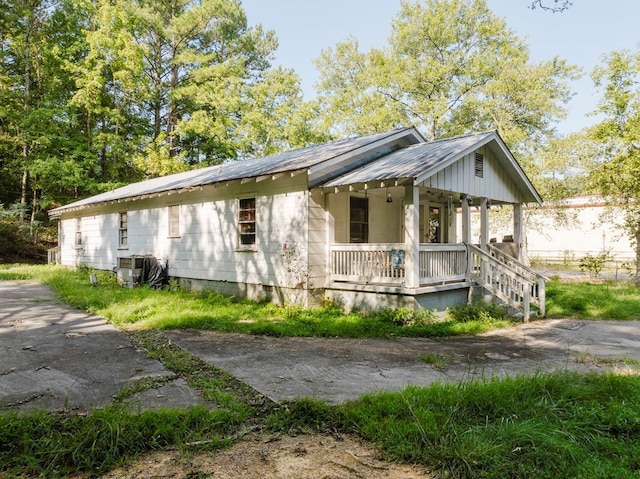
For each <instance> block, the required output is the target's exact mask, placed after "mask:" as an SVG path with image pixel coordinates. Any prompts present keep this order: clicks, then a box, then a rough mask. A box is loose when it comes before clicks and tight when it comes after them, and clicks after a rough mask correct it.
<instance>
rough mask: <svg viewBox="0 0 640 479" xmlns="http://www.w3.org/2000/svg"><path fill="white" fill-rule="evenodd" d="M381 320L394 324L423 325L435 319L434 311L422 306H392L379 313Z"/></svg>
mask: <svg viewBox="0 0 640 479" xmlns="http://www.w3.org/2000/svg"><path fill="white" fill-rule="evenodd" d="M380 316H381V318H382V320H383V321H387V322H389V323H392V324H395V325H396V326H425V325H427V324H430V323H433V322H434V321H435V320H436V313H435V312H434V311H429V310H427V309H424V308H419V309H413V308H406V307H400V308H393V309H386V310H384V311H382V312H381V313H380Z"/></svg>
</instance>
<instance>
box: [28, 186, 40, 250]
mask: <svg viewBox="0 0 640 479" xmlns="http://www.w3.org/2000/svg"><path fill="white" fill-rule="evenodd" d="M37 213H38V190H37V189H36V188H34V189H33V198H32V199H31V221H30V223H29V236H30V237H31V239H32V240H33V242H34V244H35V243H36V242H37V240H38V239H37V238H36V234H35V228H34V225H35V222H36V214H37Z"/></svg>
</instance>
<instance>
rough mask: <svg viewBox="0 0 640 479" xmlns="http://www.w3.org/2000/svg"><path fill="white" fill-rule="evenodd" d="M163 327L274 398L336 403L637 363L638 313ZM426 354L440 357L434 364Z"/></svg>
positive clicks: (175, 338) (189, 347) (184, 344)
mask: <svg viewBox="0 0 640 479" xmlns="http://www.w3.org/2000/svg"><path fill="white" fill-rule="evenodd" d="M166 335H167V336H168V337H169V338H171V339H172V340H173V342H174V343H176V344H177V345H178V346H181V347H183V348H186V349H187V350H189V351H190V352H191V353H192V354H195V355H197V356H199V357H200V358H201V359H203V360H205V361H206V362H208V363H210V364H214V365H216V366H218V367H219V368H221V369H224V370H226V371H227V372H229V373H231V374H233V375H234V376H236V377H237V378H238V379H240V380H241V381H244V382H246V383H248V384H249V385H251V386H252V387H253V388H254V389H256V390H258V391H259V392H261V393H262V394H264V395H265V396H267V397H269V398H271V399H273V400H275V401H282V400H287V399H294V398H299V397H316V398H318V399H323V400H326V401H328V402H331V403H337V402H342V401H346V400H350V399H356V398H357V397H359V396H360V395H362V394H365V393H368V392H376V391H385V390H399V389H402V388H404V387H406V386H407V385H410V384H411V385H417V386H422V385H427V384H430V383H432V382H435V381H441V382H446V381H467V380H474V379H483V378H491V377H494V376H498V377H504V376H506V375H510V376H514V375H518V374H534V373H536V372H549V371H557V370H570V371H578V372H587V371H604V370H607V369H622V370H625V369H631V370H637V371H640V366H638V365H640V321H628V322H619V321H578V320H544V321H536V322H532V323H528V324H521V325H518V326H516V327H513V328H508V329H503V330H497V331H493V332H491V333H488V334H483V335H480V336H472V337H459V338H447V339H441V340H433V339H426V338H419V339H410V338H398V339H391V340H387V339H355V340H354V339H318V338H272V337H264V336H245V335H240V334H220V333H214V332H211V331H196V330H176V331H170V332H167V333H166ZM425 356H431V357H432V358H434V357H435V358H437V359H440V360H441V362H442V364H439V365H438V366H439V367H436V366H434V365H432V364H431V363H429V362H426V361H425V360H424V359H423V358H424V357H425ZM628 363H631V365H629V364H628Z"/></svg>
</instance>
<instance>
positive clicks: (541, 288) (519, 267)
mask: <svg viewBox="0 0 640 479" xmlns="http://www.w3.org/2000/svg"><path fill="white" fill-rule="evenodd" d="M467 251H468V255H469V258H468V277H469V279H470V280H474V281H476V282H477V283H478V284H480V286H482V287H483V288H485V289H487V290H488V291H490V292H491V293H492V294H494V295H495V296H497V297H498V298H500V299H502V300H503V301H505V302H507V303H508V304H510V305H511V306H513V307H515V308H516V309H518V310H520V311H522V313H523V315H524V320H525V321H528V320H529V316H530V307H531V304H533V305H535V306H537V307H538V310H539V313H538V314H539V315H540V316H542V317H544V315H545V302H546V301H545V281H546V280H547V278H546V277H545V276H543V275H541V274H540V273H537V272H536V271H534V270H532V269H530V268H529V267H527V266H525V265H523V264H522V263H520V262H519V261H518V260H517V259H515V258H513V259H511V258H509V263H511V264H509V263H506V262H504V261H501V260H500V259H498V258H496V257H495V256H492V255H491V254H490V253H489V252H487V251H485V250H483V249H481V248H479V247H477V246H475V245H472V244H467ZM498 251H499V250H498ZM473 254H475V255H477V256H478V257H479V258H480V259H481V261H484V262H485V263H486V264H487V265H490V266H491V267H494V268H496V269H497V270H498V271H500V272H501V274H499V275H498V276H499V277H500V278H502V277H504V276H506V277H508V278H511V280H512V281H515V282H516V283H518V284H521V285H522V287H521V288H520V290H519V291H516V290H513V289H512V288H510V287H509V285H505V284H504V283H502V282H501V281H493V282H491V281H487V279H486V277H485V274H484V273H483V271H479V272H476V271H474V265H475V262H474V261H473V258H472V255H473ZM513 265H515V266H513ZM481 268H484V265H481ZM525 273H526V274H525ZM493 279H495V278H494V275H491V280H493ZM502 279H504V278H502Z"/></svg>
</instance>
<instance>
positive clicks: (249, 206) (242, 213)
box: [238, 198, 256, 248]
mask: <svg viewBox="0 0 640 479" xmlns="http://www.w3.org/2000/svg"><path fill="white" fill-rule="evenodd" d="M238 229H239V231H240V247H242V248H250V247H252V246H255V244H256V199H255V198H241V199H240V200H239V209H238Z"/></svg>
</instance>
